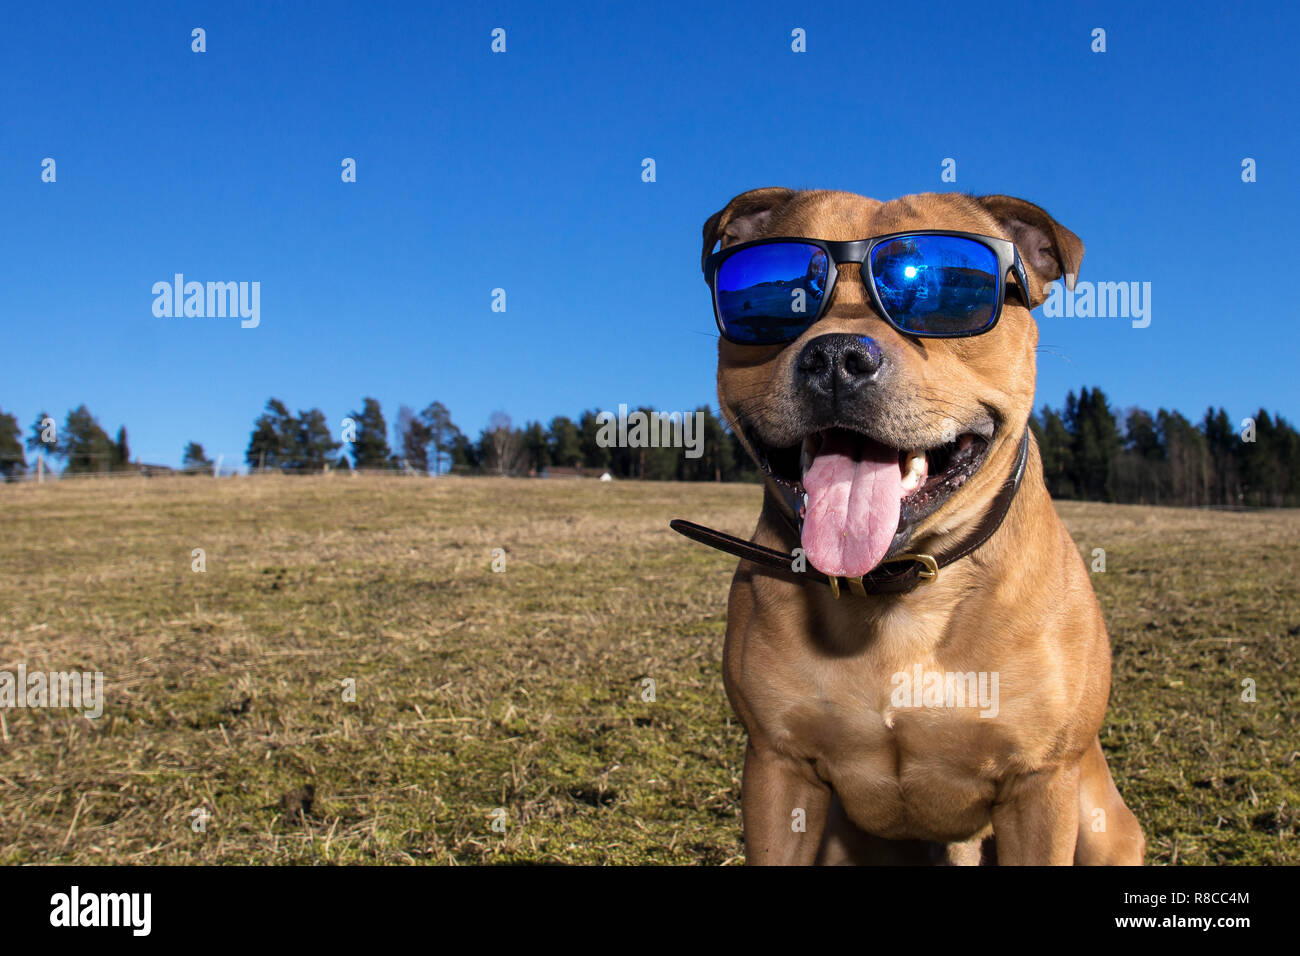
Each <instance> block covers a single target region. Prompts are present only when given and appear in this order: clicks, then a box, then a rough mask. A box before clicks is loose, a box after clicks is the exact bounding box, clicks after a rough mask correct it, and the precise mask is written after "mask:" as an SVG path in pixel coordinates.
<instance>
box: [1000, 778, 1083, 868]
mask: <svg viewBox="0 0 1300 956" xmlns="http://www.w3.org/2000/svg"><path fill="white" fill-rule="evenodd" d="M993 836H994V838H995V839H996V841H997V844H996V845H997V855H998V866H1069V865H1070V864H1072V863H1073V862H1074V845H1075V842H1076V841H1077V840H1078V837H1079V766H1078V764H1075V765H1073V766H1070V767H1059V768H1054V769H1051V770H1044V771H1039V772H1037V773H1030V774H1025V775H1023V776H1020V777H1016V778H1015V779H1014V780H1011V781H1010V782H1009V783H1008V784H1007V785H1006V786H1005V787H1004V788H1003V792H1002V794H1001V795H1000V796H999V799H998V802H997V803H996V804H995V805H994V807H993Z"/></svg>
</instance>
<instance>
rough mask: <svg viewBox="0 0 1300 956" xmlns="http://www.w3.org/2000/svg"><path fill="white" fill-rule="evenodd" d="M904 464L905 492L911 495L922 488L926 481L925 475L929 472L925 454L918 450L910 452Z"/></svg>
mask: <svg viewBox="0 0 1300 956" xmlns="http://www.w3.org/2000/svg"><path fill="white" fill-rule="evenodd" d="M904 464H905V467H904V469H903V491H904V493H906V494H910V493H912V492H913V491H915V490H916V489H917V488H920V487H921V482H923V481H924V480H925V474H926V471H927V470H928V469H927V463H926V459H925V452H923V451H917V450H913V451H909V452H908V453H907V459H906V461H905V463H904Z"/></svg>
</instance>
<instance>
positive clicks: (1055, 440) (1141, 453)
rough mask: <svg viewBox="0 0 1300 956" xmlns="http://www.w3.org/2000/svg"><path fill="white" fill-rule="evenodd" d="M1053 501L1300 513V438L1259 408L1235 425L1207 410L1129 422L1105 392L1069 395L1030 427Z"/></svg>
mask: <svg viewBox="0 0 1300 956" xmlns="http://www.w3.org/2000/svg"><path fill="white" fill-rule="evenodd" d="M1029 424H1030V427H1031V428H1032V429H1033V430H1034V434H1035V435H1036V436H1037V438H1038V446H1039V450H1040V452H1041V454H1042V458H1043V477H1044V480H1045V481H1046V482H1047V488H1048V490H1049V491H1050V492H1051V493H1052V496H1053V497H1054V498H1078V499H1084V500H1090V501H1117V502H1125V503H1129V504H1153V505H1193V506H1196V505H1224V506H1255V507H1294V506H1296V505H1300V433H1298V432H1297V431H1296V429H1295V428H1294V427H1293V426H1292V425H1291V424H1290V423H1289V422H1287V421H1286V419H1284V418H1282V416H1280V415H1276V414H1275V415H1272V416H1270V415H1269V414H1268V412H1266V411H1265V410H1264V409H1262V408H1261V409H1260V410H1259V411H1258V412H1256V413H1255V415H1254V416H1253V417H1252V418H1246V419H1243V420H1242V421H1240V422H1234V421H1232V420H1231V419H1230V418H1229V417H1228V413H1227V412H1226V411H1224V410H1223V409H1222V408H1218V409H1215V408H1207V409H1206V410H1205V414H1204V415H1203V416H1202V417H1201V420H1200V421H1199V422H1195V423H1193V422H1191V421H1189V420H1188V419H1187V418H1185V417H1184V416H1183V415H1182V414H1181V413H1179V412H1176V411H1167V410H1166V409H1163V408H1162V409H1160V410H1158V411H1157V412H1156V413H1155V414H1154V415H1153V414H1152V413H1151V412H1149V411H1147V410H1146V409H1143V408H1136V407H1134V408H1129V409H1127V410H1126V411H1124V412H1123V417H1122V419H1121V417H1120V414H1118V413H1117V412H1116V411H1115V410H1114V409H1112V408H1111V406H1110V403H1109V402H1108V401H1107V400H1106V396H1105V394H1104V393H1103V392H1102V390H1101V389H1099V388H1093V389H1088V388H1082V389H1080V390H1079V394H1078V395H1075V394H1074V392H1073V391H1071V392H1070V393H1069V394H1068V395H1067V396H1066V398H1065V406H1064V408H1060V409H1054V408H1050V407H1049V406H1047V405H1044V406H1043V407H1042V408H1041V409H1040V410H1039V411H1038V412H1037V413H1036V414H1035V415H1034V416H1033V418H1032V419H1031V420H1030V423H1029Z"/></svg>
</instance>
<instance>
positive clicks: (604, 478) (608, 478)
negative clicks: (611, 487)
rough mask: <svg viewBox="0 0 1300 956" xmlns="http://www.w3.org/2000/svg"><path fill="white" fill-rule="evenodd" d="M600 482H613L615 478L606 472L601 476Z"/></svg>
mask: <svg viewBox="0 0 1300 956" xmlns="http://www.w3.org/2000/svg"><path fill="white" fill-rule="evenodd" d="M600 480H601V481H613V480H614V476H613V475H611V474H610V473H609V472H605V473H604V474H603V475H601V476H600Z"/></svg>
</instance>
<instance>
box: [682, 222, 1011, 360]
mask: <svg viewBox="0 0 1300 956" xmlns="http://www.w3.org/2000/svg"><path fill="white" fill-rule="evenodd" d="M846 263H857V264H858V265H859V266H860V272H861V275H862V278H863V282H864V284H865V285H866V287H867V290H868V292H869V293H870V295H871V299H872V301H873V302H874V304H875V307H876V309H877V311H878V312H879V313H880V314H881V315H882V316H883V317H884V318H885V320H886V321H888V322H889V324H890V325H892V326H893V327H894V328H896V329H898V331H900V332H902V333H904V334H905V335H913V336H918V337H922V338H960V337H963V336H967V335H979V334H980V333H982V332H987V331H988V330H989V329H991V328H993V326H995V325H996V324H997V321H998V318H999V316H1000V315H1001V314H1002V302H1003V297H1004V296H1005V294H1006V274H1007V272H1008V271H1009V270H1014V271H1015V274H1016V281H1017V284H1018V286H1019V291H1020V298H1021V300H1022V301H1023V302H1024V303H1025V305H1026V306H1029V304H1030V302H1029V292H1028V289H1029V285H1028V277H1027V276H1026V275H1025V267H1024V264H1023V263H1022V262H1021V261H1020V254H1019V252H1018V251H1017V250H1016V247H1015V244H1014V243H1012V242H1011V241H1010V240H1008V239H999V238H997V237H995V236H981V235H978V234H976V233H970V232H948V231H944V230H920V231H916V232H899V233H891V234H889V235H887V236H877V237H875V238H874V239H858V240H855V241H853V242H830V241H827V240H823V239H801V238H790V237H780V238H772V239H756V240H754V241H753V242H742V243H739V244H737V245H734V246H728V247H727V248H725V249H722V250H719V251H718V252H715V253H713V254H712V255H710V256H709V257H708V259H707V260H706V261H705V265H704V277H705V279H706V280H707V281H708V283H709V287H710V288H711V289H712V290H713V312H714V315H715V316H716V317H717V320H718V331H719V332H721V333H722V336H723V338H725V339H727V341H729V342H735V343H736V344H738V345H779V344H782V343H785V342H790V341H793V340H794V339H796V338H798V337H799V336H800V335H801V334H802V333H803V332H804V330H805V329H807V328H808V327H809V326H810V325H812V324H813V323H814V322H816V321H817V320H818V319H820V318H821V317H822V315H823V314H824V313H825V311H826V308H827V306H828V305H829V303H830V300H831V292H832V291H833V290H834V288H835V278H836V275H837V274H838V270H837V269H835V268H834V266H837V265H843V264H846Z"/></svg>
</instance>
